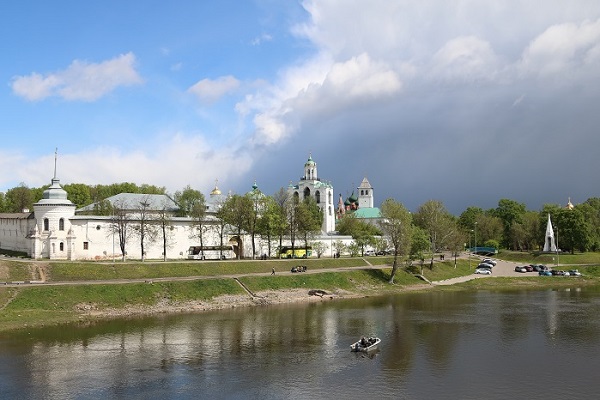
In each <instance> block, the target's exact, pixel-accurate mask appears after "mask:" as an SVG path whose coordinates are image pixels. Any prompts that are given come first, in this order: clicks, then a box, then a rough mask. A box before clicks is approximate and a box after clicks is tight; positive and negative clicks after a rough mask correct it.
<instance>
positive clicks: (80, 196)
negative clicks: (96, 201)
mask: <svg viewBox="0 0 600 400" xmlns="http://www.w3.org/2000/svg"><path fill="white" fill-rule="evenodd" d="M63 189H64V190H65V191H66V192H67V197H68V198H69V200H71V202H73V204H75V206H76V207H77V208H81V207H84V206H87V205H88V204H91V203H92V196H91V194H90V187H89V186H88V185H86V184H83V183H71V184H66V185H64V186H63Z"/></svg>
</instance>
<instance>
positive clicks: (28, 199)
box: [5, 182, 34, 213]
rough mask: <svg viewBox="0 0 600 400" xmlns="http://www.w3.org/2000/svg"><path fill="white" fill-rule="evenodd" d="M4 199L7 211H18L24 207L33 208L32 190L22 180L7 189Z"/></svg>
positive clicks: (21, 210)
mask: <svg viewBox="0 0 600 400" xmlns="http://www.w3.org/2000/svg"><path fill="white" fill-rule="evenodd" d="M5 199H6V208H7V209H8V212H12V213H20V212H23V210H25V209H27V210H32V209H33V202H34V200H33V199H34V197H33V193H32V190H31V189H30V188H29V187H27V185H25V183H23V182H21V184H20V185H19V186H17V187H15V188H12V189H8V190H7V191H6V196H5Z"/></svg>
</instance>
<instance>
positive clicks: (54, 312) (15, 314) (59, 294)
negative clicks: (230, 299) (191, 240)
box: [0, 279, 244, 330]
mask: <svg viewBox="0 0 600 400" xmlns="http://www.w3.org/2000/svg"><path fill="white" fill-rule="evenodd" d="M243 293H244V290H243V289H242V288H241V287H240V286H239V285H238V284H237V283H236V282H235V281H234V280H233V279H205V280H193V281H172V282H154V283H152V284H148V283H131V284H122V285H67V286H35V287H23V288H0V307H4V308H3V309H2V311H1V312H0V330H8V329H14V328H18V327H23V326H32V325H40V323H43V324H56V323H61V322H69V321H74V320H77V319H78V318H79V316H80V313H79V310H78V307H79V306H81V305H89V306H93V308H94V309H98V310H103V309H119V308H124V307H126V306H132V305H140V306H152V305H155V304H157V302H159V301H161V300H163V299H166V300H169V301H170V302H182V301H191V300H201V301H202V300H204V301H206V300H210V299H212V298H213V297H216V296H219V295H224V294H232V295H233V294H243ZM13 297H14V298H13ZM11 299H12V301H11Z"/></svg>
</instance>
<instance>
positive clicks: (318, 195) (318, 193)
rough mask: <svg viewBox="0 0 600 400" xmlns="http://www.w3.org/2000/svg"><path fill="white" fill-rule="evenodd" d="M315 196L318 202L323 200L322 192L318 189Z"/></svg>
mask: <svg viewBox="0 0 600 400" xmlns="http://www.w3.org/2000/svg"><path fill="white" fill-rule="evenodd" d="M315 197H316V199H317V204H319V203H320V202H321V192H319V191H318V190H317V191H316V192H315Z"/></svg>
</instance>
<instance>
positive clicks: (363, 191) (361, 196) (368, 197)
mask: <svg viewBox="0 0 600 400" xmlns="http://www.w3.org/2000/svg"><path fill="white" fill-rule="evenodd" d="M373 203H374V201H373V187H372V186H371V184H370V183H369V181H368V180H367V178H366V177H365V178H363V180H362V182H361V183H360V186H359V187H358V208H359V209H361V208H373Z"/></svg>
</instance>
